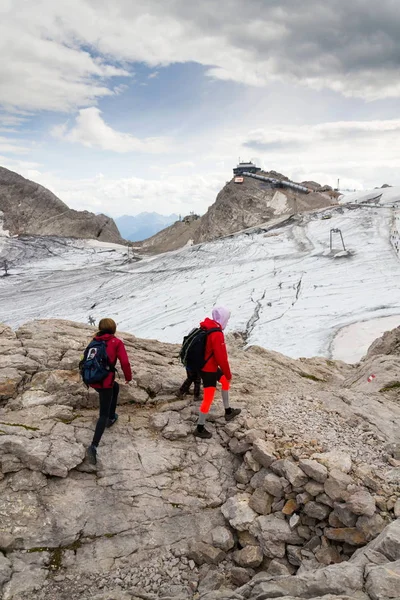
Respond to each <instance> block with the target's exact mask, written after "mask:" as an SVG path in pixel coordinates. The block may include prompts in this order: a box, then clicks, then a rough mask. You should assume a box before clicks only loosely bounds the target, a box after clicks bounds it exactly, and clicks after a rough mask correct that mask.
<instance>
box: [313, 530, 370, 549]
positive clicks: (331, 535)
mask: <svg viewBox="0 0 400 600" xmlns="http://www.w3.org/2000/svg"><path fill="white" fill-rule="evenodd" d="M324 533H325V536H326V537H327V538H328V540H332V541H335V542H345V543H346V544H350V546H364V544H366V542H367V540H366V537H365V536H364V534H363V533H362V532H361V531H359V530H358V529H356V528H355V527H343V528H336V529H329V528H328V529H325V532H324Z"/></svg>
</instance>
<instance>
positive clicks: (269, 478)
mask: <svg viewBox="0 0 400 600" xmlns="http://www.w3.org/2000/svg"><path fill="white" fill-rule="evenodd" d="M256 477H258V478H257V479H256ZM284 484H285V480H284V479H282V478H281V477H279V476H278V475H275V473H270V472H267V471H265V470H262V471H260V472H259V473H257V475H255V476H254V477H253V478H252V480H251V485H252V486H253V487H254V488H255V489H256V488H258V487H261V488H262V489H263V490H264V491H266V492H268V494H271V496H274V497H275V498H282V496H283V494H284V492H283V490H284Z"/></svg>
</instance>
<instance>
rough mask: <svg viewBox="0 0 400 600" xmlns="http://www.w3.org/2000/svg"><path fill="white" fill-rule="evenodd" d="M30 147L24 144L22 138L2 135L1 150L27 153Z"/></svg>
mask: <svg viewBox="0 0 400 600" xmlns="http://www.w3.org/2000/svg"><path fill="white" fill-rule="evenodd" d="M29 151H30V148H28V147H26V146H22V145H21V142H20V140H16V139H12V138H9V137H2V136H0V152H4V153H10V154H27V153H28V152H29Z"/></svg>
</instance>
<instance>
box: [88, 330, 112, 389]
mask: <svg viewBox="0 0 400 600" xmlns="http://www.w3.org/2000/svg"><path fill="white" fill-rule="evenodd" d="M115 370H116V369H115V367H113V365H111V363H110V360H109V358H108V355H107V345H106V343H105V341H103V340H93V341H92V342H90V344H89V345H88V347H87V348H86V350H85V352H84V353H83V359H82V360H81V362H80V363H79V371H80V374H81V377H82V379H83V383H84V384H85V385H87V386H89V385H91V384H92V383H101V382H102V381H103V380H104V379H105V378H106V377H107V376H108V375H109V374H110V373H115Z"/></svg>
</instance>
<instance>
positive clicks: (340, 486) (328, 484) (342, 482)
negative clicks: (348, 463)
mask: <svg viewBox="0 0 400 600" xmlns="http://www.w3.org/2000/svg"><path fill="white" fill-rule="evenodd" d="M352 483H354V482H353V480H352V478H351V477H350V475H346V473H344V472H343V471H340V470H337V469H334V470H332V471H331V472H330V473H329V477H328V479H327V480H326V481H325V484H324V489H325V493H326V494H327V496H329V498H331V499H332V500H333V501H334V502H341V501H347V500H348V499H349V497H350V493H349V492H348V491H347V488H348V487H349V485H351V484H352Z"/></svg>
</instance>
